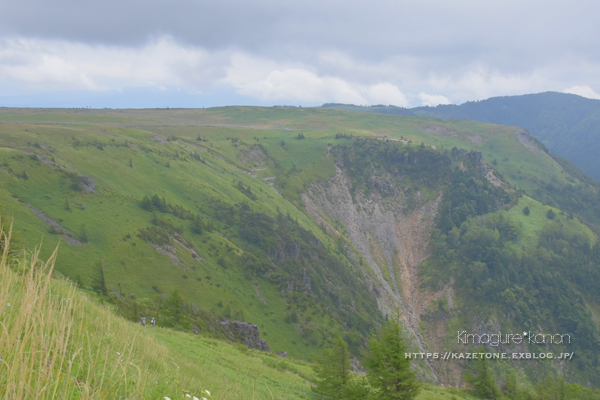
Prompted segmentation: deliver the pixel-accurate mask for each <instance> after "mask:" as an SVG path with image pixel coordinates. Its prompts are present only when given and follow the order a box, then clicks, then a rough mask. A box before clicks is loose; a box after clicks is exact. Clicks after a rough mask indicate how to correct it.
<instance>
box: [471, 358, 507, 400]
mask: <svg viewBox="0 0 600 400" xmlns="http://www.w3.org/2000/svg"><path fill="white" fill-rule="evenodd" d="M478 353H485V350H484V349H483V347H480V348H479V350H478ZM474 372H475V373H473V372H471V371H469V372H468V373H467V377H466V379H465V380H466V381H467V382H469V383H470V384H471V385H472V386H473V394H474V395H475V396H476V397H479V398H480V399H493V400H496V399H499V398H500V397H501V396H500V389H498V386H497V385H496V381H494V378H493V377H492V374H491V373H490V370H489V367H488V364H487V359H486V358H485V356H484V357H480V358H478V360H477V361H476V363H475V366H474Z"/></svg>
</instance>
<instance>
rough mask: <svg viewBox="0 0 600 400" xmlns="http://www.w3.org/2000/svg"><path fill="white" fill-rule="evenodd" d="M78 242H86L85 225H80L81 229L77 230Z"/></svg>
mask: <svg viewBox="0 0 600 400" xmlns="http://www.w3.org/2000/svg"><path fill="white" fill-rule="evenodd" d="M79 241H80V242H81V243H87V242H88V237H87V233H86V232H85V224H81V229H80V230H79Z"/></svg>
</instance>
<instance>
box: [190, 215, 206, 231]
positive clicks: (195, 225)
mask: <svg viewBox="0 0 600 400" xmlns="http://www.w3.org/2000/svg"><path fill="white" fill-rule="evenodd" d="M202 225H203V224H202V221H200V217H198V216H196V218H194V220H193V221H192V226H191V227H190V229H191V231H192V232H194V233H195V234H197V235H202V232H203V230H204V229H203V227H202Z"/></svg>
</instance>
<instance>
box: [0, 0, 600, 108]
mask: <svg viewBox="0 0 600 400" xmlns="http://www.w3.org/2000/svg"><path fill="white" fill-rule="evenodd" d="M6 3H7V4H3V5H2V7H1V12H0V105H15V104H16V103H18V102H15V100H14V99H17V98H20V96H28V97H26V98H27V99H37V104H32V105H48V106H53V105H66V104H65V103H64V102H65V101H67V102H68V98H69V94H68V93H73V97H72V101H73V102H81V101H85V100H86V96H88V97H87V98H89V99H93V98H102V99H104V100H102V101H104V102H106V104H104V106H106V107H115V106H125V105H127V106H131V107H146V106H149V104H148V103H147V99H148V96H147V93H149V92H151V93H153V96H151V97H152V98H153V99H155V100H154V101H155V102H156V104H155V106H166V105H171V106H188V107H194V106H211V105H222V104H234V103H237V104H240V103H243V104H296V105H298V104H302V105H317V104H321V103H325V102H342V103H355V104H380V103H383V104H394V105H397V106H404V107H412V106H420V105H431V106H433V105H436V104H446V103H462V102H464V101H468V100H479V99H484V98H488V97H491V96H500V95H514V94H525V93H534V92H542V91H548V90H552V91H565V92H568V93H574V94H578V95H581V96H585V97H590V98H600V95H599V94H598V92H600V73H599V72H600V51H598V49H599V46H598V45H599V44H600V43H599V42H600V32H599V31H600V28H599V24H598V23H597V15H598V12H599V11H600V3H598V2H594V1H583V0H580V1H571V2H569V3H568V4H567V2H564V1H561V2H559V1H548V0H546V1H537V0H536V1H526V2H523V1H513V0H502V1H499V0H454V1H448V0H431V1H426V0H425V1H416V0H415V1H412V0H405V1H398V0H396V1H381V0H380V1H372V2H370V3H368V4H367V2H364V1H354V0H345V1H338V0H320V1H316V0H304V1H302V2H291V1H274V0H258V1H252V2H249V1H241V0H226V1H218V2H217V1H210V2H208V1H173V0H170V1H166V0H144V1H138V0H119V1H116V0H104V1H101V2H100V1H94V2H90V1H81V0H79V1H72V0H55V1H52V2H48V1H46V0H37V1H35V0H22V1H20V2H6ZM136 91H137V92H139V93H142V92H143V93H146V94H144V95H142V94H140V95H139V96H140V97H137V98H136V95H132V94H131V93H134V92H136ZM58 92H60V93H61V99H62V100H61V101H62V103H61V104H58V103H56V102H54V103H53V99H55V98H56V97H57V96H55V94H56V93H58ZM125 93H129V94H128V95H127V96H125ZM94 96H95V97H94ZM120 97H121V101H119V98H120ZM143 97H145V98H146V99H145V100H144V99H143ZM65 99H66V100H65ZM124 99H126V100H124ZM136 99H137V100H136ZM178 99H179V100H178ZM211 99H213V102H211ZM165 103H168V104H165ZM72 105H73V106H77V105H82V104H79V103H77V104H72Z"/></svg>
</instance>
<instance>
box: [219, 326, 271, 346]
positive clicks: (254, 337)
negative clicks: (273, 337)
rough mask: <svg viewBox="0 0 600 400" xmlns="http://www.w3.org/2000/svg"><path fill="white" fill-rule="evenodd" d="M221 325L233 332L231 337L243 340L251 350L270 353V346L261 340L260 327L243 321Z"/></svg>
mask: <svg viewBox="0 0 600 400" xmlns="http://www.w3.org/2000/svg"><path fill="white" fill-rule="evenodd" d="M221 325H222V326H223V327H224V328H225V329H228V330H229V331H230V332H231V335H232V336H234V337H237V338H239V339H241V342H242V343H244V344H245V345H246V347H248V348H249V349H258V350H260V351H266V352H267V353H268V352H269V345H268V343H267V342H266V341H265V340H262V339H261V338H260V332H259V330H258V326H257V325H254V324H249V323H247V322H242V321H234V320H226V321H222V322H221Z"/></svg>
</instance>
